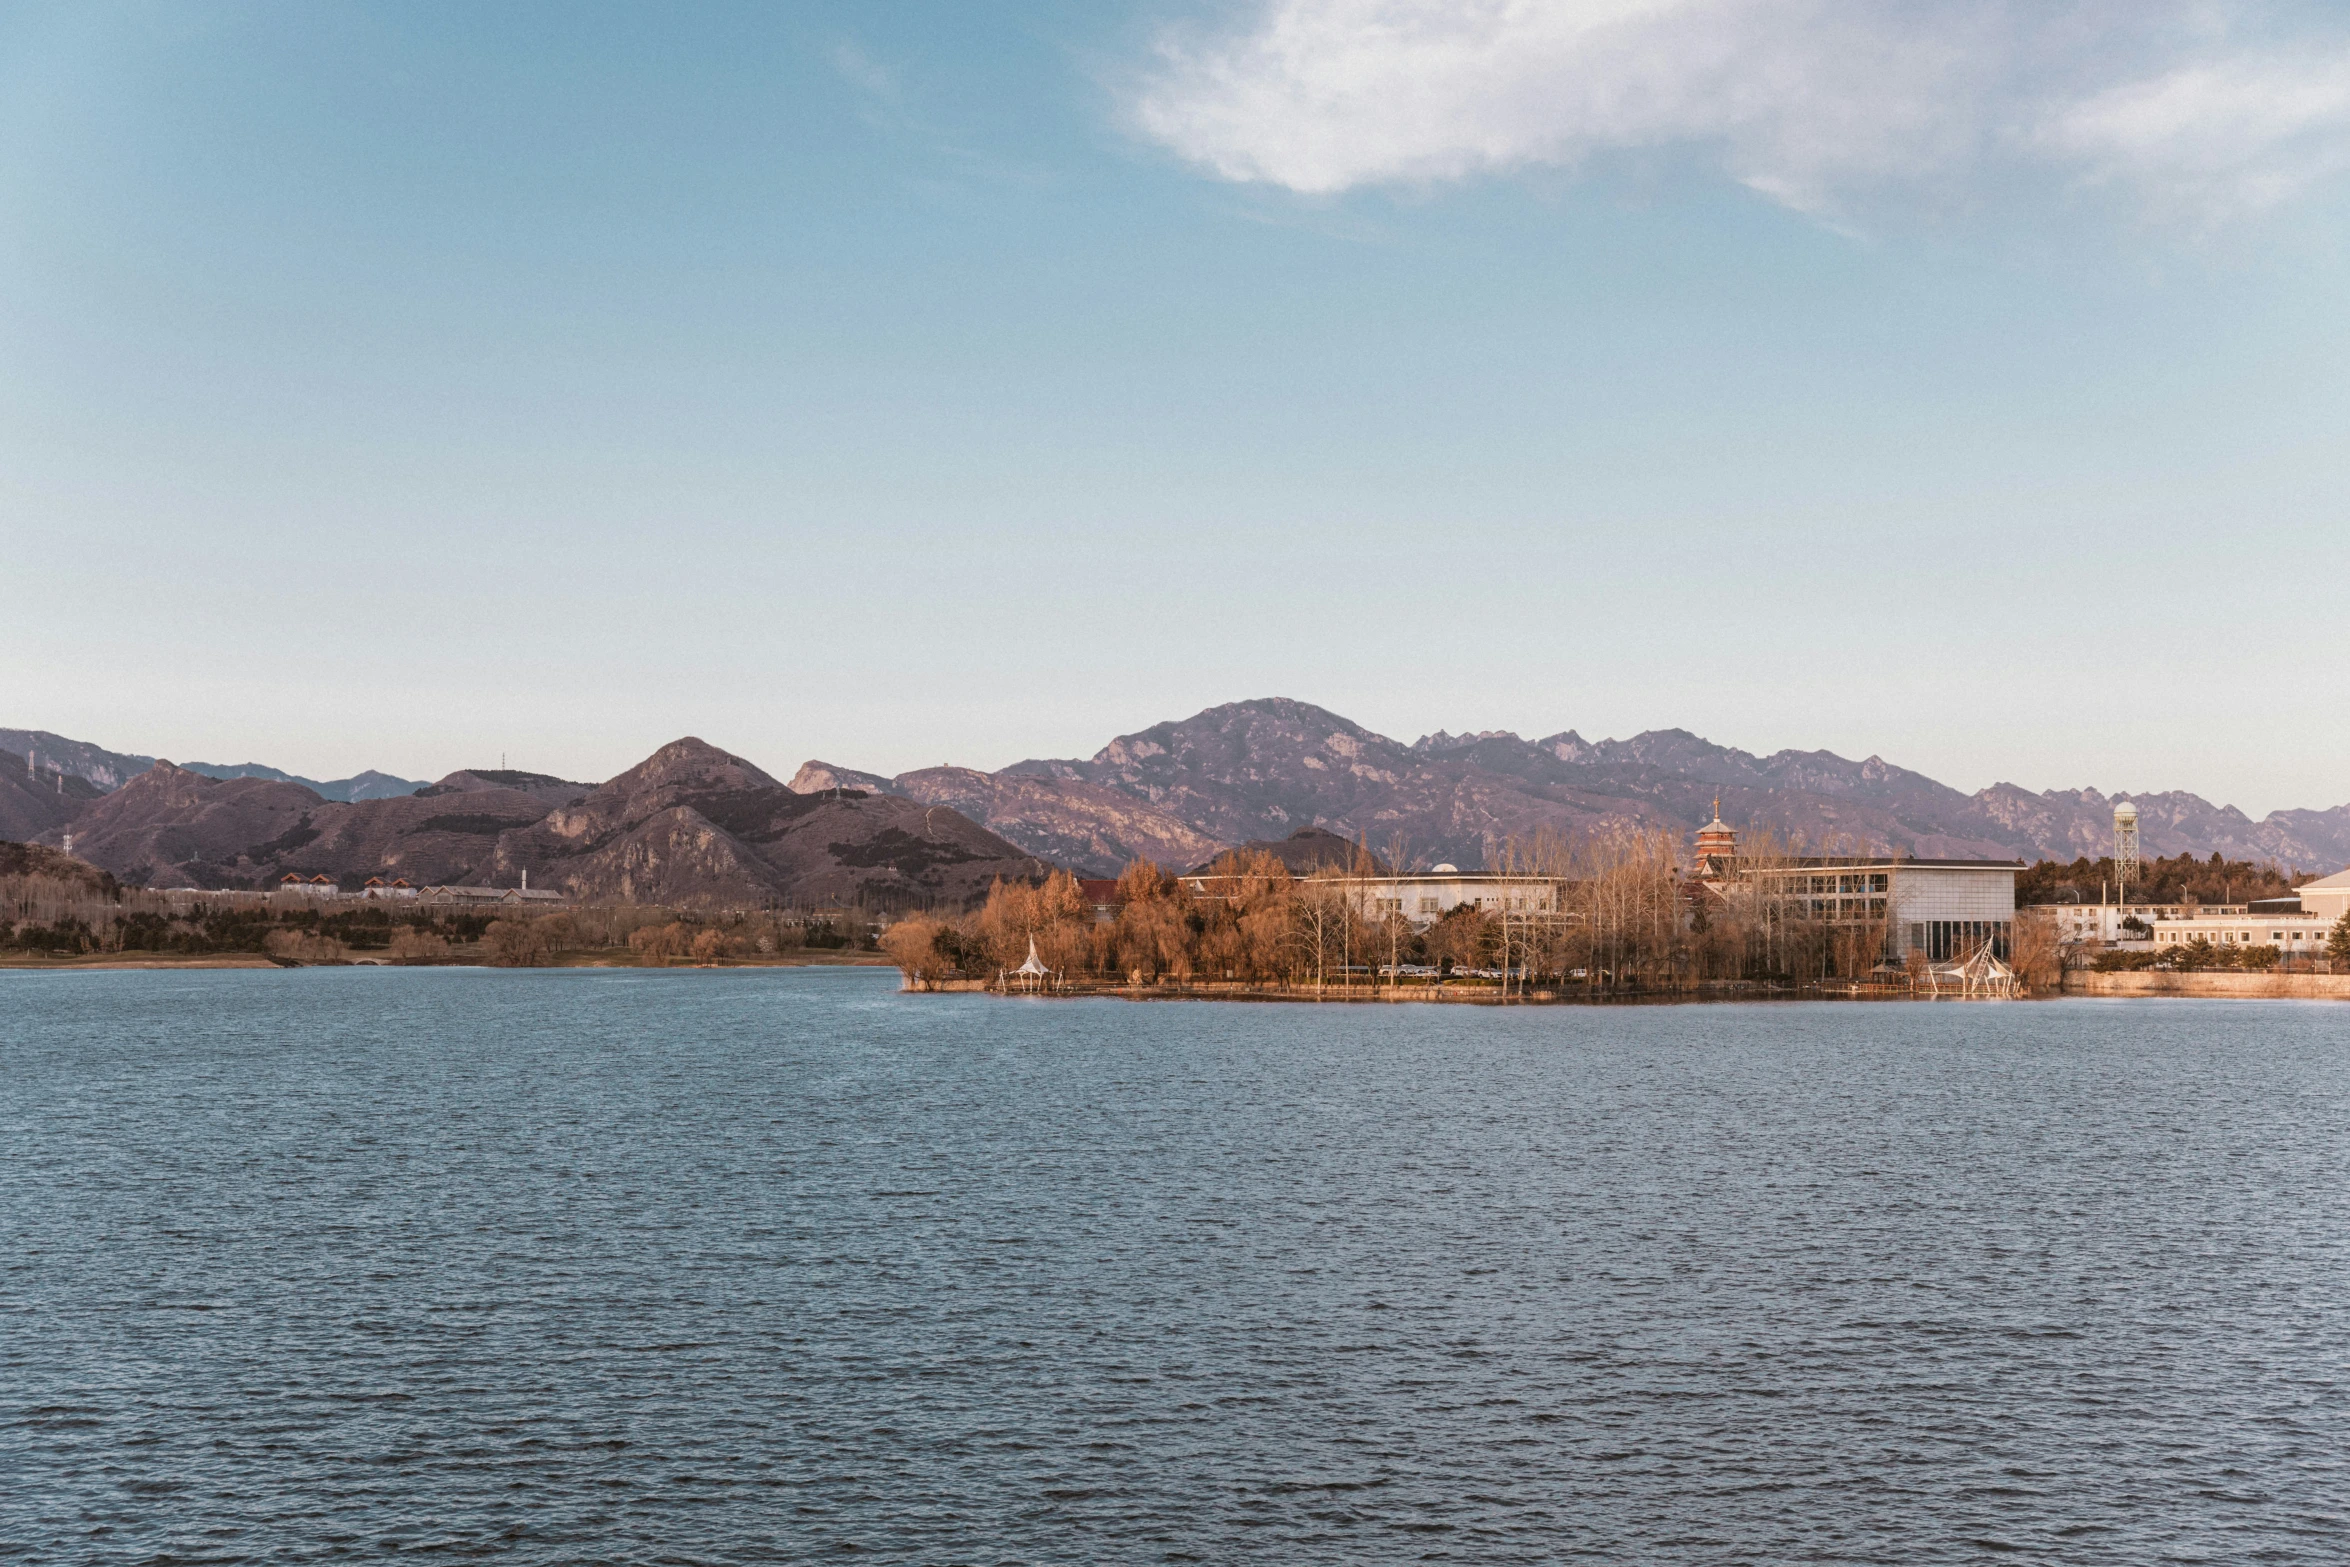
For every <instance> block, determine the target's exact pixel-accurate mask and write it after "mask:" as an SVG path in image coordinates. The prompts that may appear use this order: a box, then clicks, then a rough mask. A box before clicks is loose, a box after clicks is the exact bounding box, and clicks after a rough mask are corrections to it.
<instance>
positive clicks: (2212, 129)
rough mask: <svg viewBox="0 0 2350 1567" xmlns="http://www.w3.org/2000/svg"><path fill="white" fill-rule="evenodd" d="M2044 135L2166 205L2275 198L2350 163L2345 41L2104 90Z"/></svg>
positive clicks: (2262, 202) (2052, 145) (2349, 69)
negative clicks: (2342, 45)
mask: <svg viewBox="0 0 2350 1567" xmlns="http://www.w3.org/2000/svg"><path fill="white" fill-rule="evenodd" d="M2041 142H2042V144H2043V145H2044V146H2046V147H2047V148H2049V149H2050V150H2051V151H2053V152H2055V153H2057V154H2059V155H2062V156H2066V157H2069V158H2072V159H2074V160H2077V161H2078V162H2079V163H2080V164H2081V165H2082V166H2083V167H2084V168H2086V169H2087V170H2088V171H2089V172H2090V173H2091V175H2092V176H2093V177H2096V178H2100V179H2107V180H2118V181H2127V182H2129V183H2132V184H2135V185H2138V186H2140V187H2142V188H2143V189H2145V190H2146V191H2147V192H2148V193H2149V194H2150V195H2151V196H2153V197H2155V198H2156V199H2158V200H2161V201H2163V202H2166V203H2168V204H2171V205H2175V206H2179V207H2183V208H2189V209H2196V210H2201V211H2204V212H2207V213H2224V212H2226V211H2227V210H2228V209H2231V208H2247V207H2250V208H2258V207H2269V206H2274V205H2276V204H2277V203H2278V202H2281V201H2284V200H2286V199H2288V198H2290V197H2293V196H2296V195H2298V194H2300V193H2301V192H2302V191H2303V190H2304V189H2306V188H2307V187H2308V186H2310V185H2312V184H2314V183H2315V182H2317V181H2318V180H2321V179H2323V178H2325V177H2326V176H2328V175H2331V174H2336V173H2339V172H2340V171H2341V170H2343V169H2344V168H2346V167H2350V50H2344V49H2340V48H2336V49H2332V50H2326V51H2310V52H2306V53H2296V54H2290V55H2285V54H2263V55H2247V56H2240V57H2237V58H2234V59H2225V60H2220V61H2216V62H2213V63H2210V64H2196V65H2188V66H2183V67H2181V68H2179V69H2177V70H2173V71H2168V72H2165V73H2164V74H2162V75H2160V76H2157V77H2154V78H2152V79H2151V80H2147V81H2141V82H2130V83H2125V84H2124V85H2122V86H2119V87H2113V88H2109V89H2107V90H2106V91H2104V92H2101V93H2098V94H2096V95H2095V96H2093V97H2090V98H2088V99H2086V100H2084V101H2083V102H2080V103H2077V104H2074V105H2071V106H2070V107H2068V108H2066V109H2064V110H2063V111H2061V112H2060V113H2058V114H2056V115H2054V116H2053V117H2051V119H2050V120H2049V122H2048V123H2047V125H2046V126H2045V128H2044V130H2043V132H2042V135H2041Z"/></svg>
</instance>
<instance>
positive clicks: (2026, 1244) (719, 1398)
mask: <svg viewBox="0 0 2350 1567" xmlns="http://www.w3.org/2000/svg"><path fill="white" fill-rule="evenodd" d="M895 982H896V976H895V975H894V974H892V973H889V972H887V971H881V972H876V971H874V970H870V969H866V970H853V969H852V970H824V969H800V970H758V971H740V970H737V971H708V972H691V971H688V972H632V971H606V972H598V971H569V972H539V973H532V972H492V971H480V970H461V969H303V970H298V971H286V972H276V971H272V972H237V971H213V972H185V973H175V972H124V973H40V974H23V973H20V974H0V1154H4V1159H0V1477H5V1478H4V1479H0V1558H5V1559H12V1560H24V1561H28V1562H44V1563H47V1562H79V1561H91V1562H115V1561H120V1562H152V1563H165V1562H184V1563H197V1562H204V1563H210V1562H244V1561H272V1562H288V1561H325V1560H333V1559H348V1558H354V1557H359V1558H372V1557H380V1556H386V1555H392V1554H399V1555H407V1554H410V1553H429V1554H431V1555H434V1556H436V1557H439V1558H443V1559H456V1560H482V1559H496V1560H509V1561H529V1562H585V1561H616V1562H617V1561H625V1562H713V1563H715V1562H765V1561H800V1560H807V1559H812V1558H819V1557H823V1558H831V1557H841V1558H844V1559H845V1558H852V1557H853V1558H856V1559H869V1560H879V1561H906V1562H980V1563H994V1562H1129V1561H1132V1562H1149V1561H1207V1562H1226V1561H1233V1562H1237V1561H1252V1562H1255V1561H1273V1562H1324V1561H1327V1562H1338V1561H1347V1562H1358V1561H1407V1560H1408V1561H1474V1562H1518V1561H1525V1562H1534V1561H1545V1562H1547V1561H1556V1560H1560V1559H1562V1558H1566V1557H1572V1556H1581V1557H1588V1558H1592V1559H1596V1560H1603V1561H1604V1560H1616V1561H1627V1562H1643V1563H1646V1562H1708V1563H1711V1562H1778V1561H1816V1560H1836V1561H1867V1562H1903V1563H1915V1562H1942V1561H1952V1562H1956V1561H1968V1562H1972V1561H1981V1560H1985V1559H1988V1558H1990V1557H1993V1556H1998V1555H2008V1556H2014V1557H2018V1558H2020V1559H2024V1560H2032V1561H2056V1562H2117V1563H2118V1562H2132V1563H2136V1562H2154V1561H2212V1562H2242V1561H2253V1560H2261V1561H2271V1562H2300V1561H2306V1562H2327V1563H2332V1562H2338V1561H2340V1560H2342V1559H2344V1557H2345V1556H2346V1555H2350V1458H2346V1455H2350V1400H2346V1392H2345V1390H2346V1388H2350V1266H2346V1265H2350V1007H2342V1006H2338V1005H2328V1004H2324V1003H2301V1004H2295V1003H2264V1002H2246V1003H2232V1002H2112V1001H2108V1002H2093V1001H2069V1002H2046V1003H2006V1004H1981V1003H1977V1004H1971V1005H1961V1004H1940V1005H1930V1004H1910V1005H1901V1004H1891V1005H1886V1004H1878V1005H1856V1004H1834V1003H1825V1004H1800V1005H1799V1004H1761V1005H1737V1006H1732V1005H1712V1006H1672V1007H1636V1008H1635V1007H1624V1008H1585V1007H1543V1008H1526V1009H1508V1010H1504V1009H1493V1008H1482V1007H1421V1006H1414V1007H1398V1008H1394V1009H1386V1008H1379V1007H1371V1006H1343V1005H1332V1006H1321V1007H1316V1006H1310V1005H1244V1004H1230V1003H1213V1002H1208V1003H1168V1004H1132V1003H1123V1002H1117V1001H1108V1000H1104V1001H1067V1002H1052V1001H1044V1002H1037V1001H1007V1000H1003V999H997V998H990V997H984V996H904V995H900V994H898V993H897V992H896V990H895V988H894V987H895Z"/></svg>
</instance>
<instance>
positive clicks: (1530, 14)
mask: <svg viewBox="0 0 2350 1567" xmlns="http://www.w3.org/2000/svg"><path fill="white" fill-rule="evenodd" d="M2255 10H2256V8H2255V7H2253V6H2252V5H2251V4H2250V3H2249V0H2239V3H2237V4H2234V5H2230V4H2225V3H2215V0H2137V3H2134V4H2118V3H2112V0H2074V3H2070V4H2059V3H2050V0H2042V3H2037V4H2033V3H2027V0H1980V3H1976V4H1964V5H1947V4H1945V5H1931V4H1908V3H1898V0H1265V3H1262V4H1260V5H1258V6H1257V7H1256V8H1255V9H1254V10H1252V11H1251V12H1250V13H1249V14H1248V15H1247V16H1246V17H1245V19H1243V20H1242V21H1241V22H1239V23H1238V24H1237V25H1235V26H1231V27H1228V28H1226V29H1223V30H1218V31H1209V32H1206V33H1191V34H1183V33H1173V32H1171V33H1169V34H1166V35H1164V36H1162V37H1161V39H1160V40H1159V45H1158V52H1157V56H1156V58H1155V61H1154V62H1153V65H1152V68H1151V69H1150V70H1149V72H1148V73H1147V75H1146V77H1145V79H1144V80H1143V82H1142V84H1141V86H1140V87H1139V89H1138V90H1137V92H1136V94H1135V97H1134V100H1133V103H1132V112H1133V115H1134V118H1135V122H1136V124H1137V125H1138V126H1139V127H1140V128H1141V130H1142V131H1143V133H1144V134H1145V135H1147V136H1149V137H1151V138H1152V139H1154V140H1156V141H1158V142H1160V143H1162V144H1163V145H1165V146H1167V147H1169V148H1171V149H1173V150H1174V151H1175V152H1177V153H1178V154H1180V155H1181V156H1183V157H1185V158H1187V159H1190V160H1192V161H1194V162H1196V163H1199V164H1201V165H1203V166H1205V167H1206V168H1208V169H1210V170H1212V171H1214V172H1215V173H1216V174H1218V175H1220V176H1222V177H1224V178H1226V179H1230V180H1237V181H1252V182H1262V183H1267V184H1272V185H1277V186H1282V187H1286V188H1288V189H1290V190H1294V191H1298V192H1303V193H1315V194H1321V193H1332V192H1338V191H1344V190H1349V189H1353V188H1356V187H1359V186H1364V185H1380V184H1405V183H1428V182H1438V181H1446V180H1456V179H1462V178H1468V177H1473V176H1476V175H1480V174H1490V173H1497V172H1506V171H1510V170H1514V169H1524V168H1530V167H1539V166H1550V167H1565V168H1574V167H1577V166H1580V165H1583V164H1586V163H1588V162H1589V161H1590V160H1593V159H1595V158H1598V157H1601V156H1604V155H1607V154H1611V153H1620V152H1626V151H1644V150H1660V149H1678V150H1686V151H1692V152H1695V153H1697V154H1698V155H1700V156H1702V157H1705V158H1708V159H1710V160H1712V161H1713V162H1714V163H1715V164H1716V165H1717V166H1718V167H1719V168H1721V169H1722V170H1723V171H1724V172H1725V173H1726V174H1728V175H1729V176H1730V177H1732V178H1734V179H1737V180H1739V181H1741V182H1742V183H1744V184H1746V185H1748V186H1751V187H1752V188H1754V189H1756V190H1758V191H1761V192H1764V193H1766V194H1768V195H1770V196H1771V197H1773V198H1775V199H1777V200H1779V201H1783V202H1785V203H1787V204H1788V205H1790V206H1794V207H1797V208H1801V209H1804V210H1807V211H1822V212H1824V211H1830V210H1833V209H1835V208H1837V207H1839V206H1841V205H1844V204H1847V203H1849V202H1851V201H1852V200H1854V199H1856V198H1858V197H1861V196H1863V195H1865V194H1866V193H1867V192H1869V191H1871V190H1876V189H1884V188H1890V187H1905V188H1917V187H1929V188H1931V187H1936V186H1940V185H1947V184H1952V183H1955V182H1957V181H1959V180H1962V179H1964V178H1966V177H1967V176H1969V175H1971V174H1973V173H1975V172H1977V171H1980V170H1982V169H1985V168H1992V167H1998V166H2002V165H2019V164H2028V165H2034V166H2038V167H2040V168H2053V169H2055V170H2056V171H2058V172H2059V173H2060V174H2061V175H2063V176H2064V177H2067V178H2078V179H2083V180H2088V181H2095V182H2124V183H2127V184H2129V185H2131V186H2134V187H2137V188H2139V189H2142V190H2143V191H2144V192H2146V193H2147V194H2148V195H2149V196H2150V197H2153V198H2155V199H2157V200H2159V201H2162V202H2164V203H2171V204H2179V203H2192V204H2194V205H2196V206H2198V207H2200V208H2205V209H2213V208H2240V207H2257V206H2263V205H2269V204H2273V203H2274V202H2276V201H2278V200H2280V199H2283V198H2284V197H2286V196H2289V195H2291V194H2293V193H2294V192H2296V191H2299V190H2301V189H2305V188H2306V187H2307V186H2308V185H2309V184H2310V183H2311V182H2312V181H2314V180H2317V179H2320V178H2323V177H2325V176H2326V175H2328V174H2330V173H2333V172H2335V171H2336V170H2338V169H2340V168H2342V167H2343V166H2344V165H2345V164H2346V163H2350V27H2345V28H2337V33H2338V35H2339V36H2335V37H2332V38H2330V39H2328V38H2321V39H2318V40H2315V41H2310V40H2302V41H2300V42H2299V43H2298V44H2297V45H2296V46H2295V47H2294V48H2292V49H2290V50H2287V49H2282V48H2279V47H2277V46H2276V45H2275V44H2274V43H2273V42H2270V43H2269V44H2268V46H2267V47H2266V48H2265V49H2255V48H2253V47H2252V46H2251V45H2250V44H2247V43H2243V42H2239V41H2238V39H2239V35H2240V34H2246V33H2249V32H2251V31H2252V30H2253V24H2254V23H2256V22H2258V21H2260V20H2262V17H2261V16H2259V15H2255V14H2254V12H2255Z"/></svg>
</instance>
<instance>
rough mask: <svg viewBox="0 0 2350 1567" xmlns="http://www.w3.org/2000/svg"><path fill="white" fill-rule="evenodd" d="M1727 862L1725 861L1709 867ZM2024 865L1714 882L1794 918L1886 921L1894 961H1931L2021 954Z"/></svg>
mask: <svg viewBox="0 0 2350 1567" xmlns="http://www.w3.org/2000/svg"><path fill="white" fill-rule="evenodd" d="M1709 863H1711V864H1713V865H1719V864H1720V863H1721V862H1720V861H1719V860H1718V859H1717V860H1714V861H1711V862H1709ZM2023 868H2024V862H2023V861H2021V860H1911V859H1897V858H1893V857H1891V856H1887V857H1885V858H1882V859H1877V858H1868V857H1836V858H1822V859H1806V860H1797V861H1794V862H1791V863H1789V864H1785V865H1769V866H1746V865H1741V864H1739V863H1738V862H1737V861H1736V860H1732V861H1730V862H1729V865H1728V866H1727V867H1726V869H1727V875H1726V876H1723V877H1721V878H1720V879H1719V880H1716V879H1714V878H1712V877H1709V879H1708V881H1707V885H1708V886H1709V887H1714V888H1716V889H1717V890H1718V892H1719V894H1720V895H1722V896H1725V897H1728V896H1735V895H1736V894H1735V890H1736V889H1739V888H1750V889H1752V892H1753V894H1754V895H1755V896H1758V897H1760V898H1761V899H1763V900H1764V901H1765V903H1766V904H1775V905H1776V906H1777V907H1779V908H1780V909H1782V910H1784V911H1785V912H1787V913H1788V914H1790V915H1793V916H1796V917H1800V918H1805V919H1812V920H1822V921H1855V920H1883V921H1884V922H1885V949H1886V956H1887V957H1890V958H1892V959H1894V960H1896V961H1901V960H1905V959H1907V958H1908V956H1909V955H1910V954H1911V953H1913V952H1915V953H1918V954H1920V955H1922V956H1923V957H1924V958H1925V959H1926V960H1927V961H1928V962H1932V963H1945V962H1948V961H1950V960H1951V959H1953V958H1963V957H1965V956H1967V955H1968V954H1970V953H1972V952H1974V951H1976V950H1977V949H1979V948H1981V947H1982V946H1983V945H1984V944H1985V943H1989V944H1990V947H1991V951H1992V954H1993V955H1994V956H1996V957H1999V958H2003V959H2004V958H2006V957H2008V956H2009V955H2010V953H2011V952H2012V951H2013V950H2014V939H2015V879H2016V876H2017V874H2018V873H2019V872H2020V871H2022V870H2023Z"/></svg>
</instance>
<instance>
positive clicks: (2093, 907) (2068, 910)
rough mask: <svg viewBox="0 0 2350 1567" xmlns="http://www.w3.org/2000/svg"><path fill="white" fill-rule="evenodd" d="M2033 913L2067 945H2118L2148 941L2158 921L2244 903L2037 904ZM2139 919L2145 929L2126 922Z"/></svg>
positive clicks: (2223, 911)
mask: <svg viewBox="0 0 2350 1567" xmlns="http://www.w3.org/2000/svg"><path fill="white" fill-rule="evenodd" d="M2030 912H2031V913H2032V914H2034V915H2036V916H2038V917H2040V918H2043V919H2046V920H2047V921H2048V922H2049V924H2050V925H2051V926H2052V927H2053V928H2054V929H2055V931H2056V939H2057V940H2058V941H2060V942H2062V943H2064V944H2065V945H2067V946H2076V947H2077V946H2088V945H2090V944H2091V943H2095V944H2097V945H2100V946H2107V947H2110V946H2114V945H2117V944H2119V943H2123V942H2132V941H2145V940H2147V939H2148V937H2149V933H2150V932H2151V931H2152V930H2153V928H2154V924H2155V922H2156V921H2157V920H2182V919H2188V918H2190V917H2192V916H2194V915H2196V914H2213V915H2228V914H2241V913H2243V912H2244V905H2242V904H2240V903H2228V904H2218V903H2206V904H2200V905H2198V904H2188V903H2035V904H2032V905H2030ZM2130 920H2136V921H2137V922H2138V923H2139V924H2140V925H2142V926H2144V927H2146V929H2145V930H2129V929H2126V928H2125V925H2126V923H2127V922H2128V921H2130Z"/></svg>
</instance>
